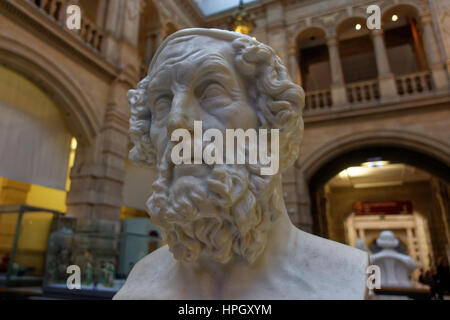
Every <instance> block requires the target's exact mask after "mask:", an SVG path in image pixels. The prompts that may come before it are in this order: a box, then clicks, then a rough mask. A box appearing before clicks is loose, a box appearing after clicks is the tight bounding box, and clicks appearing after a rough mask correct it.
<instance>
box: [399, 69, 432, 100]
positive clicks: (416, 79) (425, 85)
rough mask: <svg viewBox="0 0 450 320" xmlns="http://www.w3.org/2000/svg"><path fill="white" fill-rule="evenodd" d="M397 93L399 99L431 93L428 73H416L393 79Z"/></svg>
mask: <svg viewBox="0 0 450 320" xmlns="http://www.w3.org/2000/svg"><path fill="white" fill-rule="evenodd" d="M395 82H396V84H397V93H398V95H399V96H400V97H404V96H410V95H415V94H420V93H424V92H431V91H433V85H432V82H431V75H430V73H429V72H427V71H425V72H417V73H412V74H408V75H404V76H397V77H395Z"/></svg>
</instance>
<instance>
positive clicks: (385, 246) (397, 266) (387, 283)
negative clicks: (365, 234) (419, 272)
mask: <svg viewBox="0 0 450 320" xmlns="http://www.w3.org/2000/svg"><path fill="white" fill-rule="evenodd" d="M376 241H377V245H378V246H379V247H381V248H382V250H381V251H380V252H377V253H375V254H372V255H371V256H370V262H371V264H375V265H378V266H379V267H380V274H381V288H382V289H384V288H411V287H412V286H413V285H412V284H411V281H410V280H409V275H410V274H411V273H412V272H413V271H414V270H416V268H417V264H416V262H415V261H414V259H413V258H411V257H410V256H408V255H406V254H401V253H399V252H397V251H395V248H396V247H397V246H398V243H399V241H398V239H397V238H396V237H395V235H394V233H393V232H392V231H390V230H385V231H382V232H381V233H380V236H379V237H378V238H377V240H376Z"/></svg>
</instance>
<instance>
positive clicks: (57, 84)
mask: <svg viewBox="0 0 450 320" xmlns="http://www.w3.org/2000/svg"><path fill="white" fill-rule="evenodd" d="M0 64H2V65H4V66H5V67H7V68H9V69H11V70H14V71H16V72H18V73H20V74H21V75H23V76H25V77H26V78H28V79H29V80H30V81H32V82H33V83H35V84H36V85H37V86H38V87H39V88H40V89H42V90H43V91H44V92H45V93H46V94H47V95H48V96H49V97H50V98H51V99H52V100H53V101H54V102H55V103H56V105H57V106H58V107H59V108H60V109H61V114H62V115H63V116H64V118H65V120H66V122H67V124H68V127H69V128H70V130H71V131H72V132H73V134H74V135H75V136H76V138H77V139H78V141H79V143H80V144H83V145H88V144H90V143H91V142H92V141H93V139H94V137H95V136H96V135H97V133H98V132H99V130H100V126H101V120H100V119H99V116H98V114H97V113H96V112H95V108H94V105H93V103H92V101H91V99H89V98H88V97H87V96H86V95H85V93H84V92H83V90H82V89H81V87H79V86H78V84H77V83H76V82H74V81H73V80H72V77H71V75H70V74H67V72H65V71H64V70H63V69H61V68H60V67H59V66H58V65H57V64H55V63H54V62H53V61H51V60H50V59H49V58H47V57H46V56H45V55H43V54H42V53H40V52H39V51H37V50H35V49H33V48H31V47H28V46H26V45H24V44H23V43H20V42H19V41H16V40H15V39H13V38H10V37H8V36H5V35H1V36H0Z"/></svg>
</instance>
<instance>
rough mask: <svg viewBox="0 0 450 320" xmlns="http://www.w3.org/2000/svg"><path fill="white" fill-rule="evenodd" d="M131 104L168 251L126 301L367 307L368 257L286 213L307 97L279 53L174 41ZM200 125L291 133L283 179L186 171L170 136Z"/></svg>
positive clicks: (139, 153)
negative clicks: (287, 181) (329, 302)
mask: <svg viewBox="0 0 450 320" xmlns="http://www.w3.org/2000/svg"><path fill="white" fill-rule="evenodd" d="M128 98H129V101H130V108H131V119H130V133H131V138H132V141H133V143H134V148H133V149H132V150H131V152H130V158H131V159H132V160H134V161H135V162H137V163H140V164H143V165H148V166H152V165H156V167H157V169H158V178H157V180H156V182H155V183H154V184H153V190H154V192H153V194H152V196H151V197H150V199H149V200H148V203H147V206H148V209H149V214H150V216H151V219H152V222H153V223H154V224H157V225H159V226H160V227H161V229H162V230H163V233H164V236H165V239H166V241H167V243H168V246H164V247H162V248H160V249H158V250H157V251H155V252H153V253H152V254H150V255H148V256H146V257H145V258H144V259H142V260H141V261H140V262H138V263H137V264H136V266H135V267H134V268H133V270H132V271H131V273H130V275H129V277H128V279H127V281H126V283H125V285H124V286H123V288H122V289H121V290H120V291H119V293H118V294H117V295H116V296H115V299H362V298H364V297H365V294H366V287H365V286H366V267H367V264H368V256H367V254H366V253H365V252H363V251H361V250H358V249H355V248H351V247H349V246H345V245H342V244H338V243H336V242H333V241H329V240H326V239H322V238H319V237H316V236H313V235H310V234H308V233H305V232H302V231H300V230H298V229H297V228H296V227H295V226H294V225H293V224H292V223H291V221H290V219H289V217H288V214H287V212H286V207H285V204H284V201H283V196H282V195H283V191H282V184H281V171H283V170H284V169H286V168H288V167H290V166H291V165H293V163H294V161H295V160H296V159H297V158H298V156H299V150H300V143H301V137H302V133H303V120H302V116H301V109H302V108H303V106H304V92H303V89H301V87H299V86H298V85H296V84H294V83H293V82H292V81H291V80H290V79H289V76H288V74H287V70H286V68H285V67H284V66H283V64H282V63H281V60H280V59H279V58H278V57H277V56H276V55H275V53H274V51H273V50H272V49H271V48H269V47H268V46H266V45H264V44H262V43H260V42H258V41H256V40H254V39H252V38H250V37H247V36H243V35H241V34H237V33H234V32H229V31H224V30H214V29H184V30H182V31H179V32H176V33H175V34H173V35H171V36H169V37H168V38H167V39H166V40H165V41H164V43H163V44H162V45H161V47H160V48H159V49H158V51H157V53H156V54H155V57H154V58H153V60H152V63H151V65H150V68H149V74H148V76H147V77H146V78H144V79H143V80H142V81H141V82H140V83H139V85H138V88H137V90H131V91H130V92H129V95H128ZM194 121H202V123H203V129H204V130H207V129H218V130H219V131H220V132H225V130H226V129H244V130H247V129H255V130H258V129H268V130H269V129H270V130H272V129H279V130H280V131H279V132H280V134H279V155H280V158H279V167H280V171H279V172H278V173H277V174H275V175H271V176H267V175H261V173H260V170H259V169H260V168H261V167H262V164H261V163H258V164H256V165H248V164H246V165H234V164H222V165H221V164H214V165H206V164H195V165H174V163H173V161H171V157H170V155H171V150H172V148H173V142H172V141H170V137H171V135H172V133H173V132H174V130H176V129H180V128H184V129H187V130H189V131H192V128H193V123H194ZM258 132H259V131H258ZM194 144H195V142H194ZM203 147H205V145H204V144H203ZM271 150H274V149H271ZM247 151H248V150H247ZM272 153H273V152H272Z"/></svg>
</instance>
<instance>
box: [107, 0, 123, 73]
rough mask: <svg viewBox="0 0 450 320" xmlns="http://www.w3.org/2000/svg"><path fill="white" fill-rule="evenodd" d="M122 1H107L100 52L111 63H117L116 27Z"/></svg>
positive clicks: (118, 21)
mask: <svg viewBox="0 0 450 320" xmlns="http://www.w3.org/2000/svg"><path fill="white" fill-rule="evenodd" d="M123 6H124V2H123V1H122V0H116V1H108V3H107V8H106V16H105V22H104V32H105V38H104V39H103V43H102V46H103V47H102V52H103V53H104V55H105V57H106V59H108V60H109V61H110V62H111V63H113V64H115V63H117V59H118V56H119V52H118V43H117V39H118V38H119V36H118V30H119V29H118V27H119V25H120V12H121V11H122V10H123Z"/></svg>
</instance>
